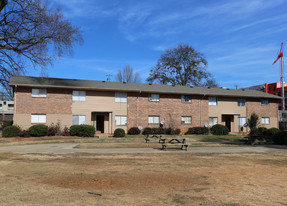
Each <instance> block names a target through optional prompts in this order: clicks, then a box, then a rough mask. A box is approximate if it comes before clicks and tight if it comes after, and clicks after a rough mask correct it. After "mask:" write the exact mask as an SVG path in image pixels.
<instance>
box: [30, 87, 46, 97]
mask: <svg viewBox="0 0 287 206" xmlns="http://www.w3.org/2000/svg"><path fill="white" fill-rule="evenodd" d="M32 97H47V89H32Z"/></svg>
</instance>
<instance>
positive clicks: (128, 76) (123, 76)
mask: <svg viewBox="0 0 287 206" xmlns="http://www.w3.org/2000/svg"><path fill="white" fill-rule="evenodd" d="M116 81H118V82H136V83H140V82H141V78H140V75H139V73H138V72H134V70H133V68H132V67H131V66H130V65H127V66H125V67H124V68H123V69H122V70H118V73H117V76H116Z"/></svg>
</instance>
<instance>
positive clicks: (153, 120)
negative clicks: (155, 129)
mask: <svg viewBox="0 0 287 206" xmlns="http://www.w3.org/2000/svg"><path fill="white" fill-rule="evenodd" d="M159 122H160V117H159V116H151V115H150V116H148V123H149V124H159Z"/></svg>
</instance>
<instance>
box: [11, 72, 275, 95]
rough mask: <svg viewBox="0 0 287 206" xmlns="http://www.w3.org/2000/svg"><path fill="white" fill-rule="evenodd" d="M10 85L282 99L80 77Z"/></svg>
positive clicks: (16, 79) (20, 79)
mask: <svg viewBox="0 0 287 206" xmlns="http://www.w3.org/2000/svg"><path fill="white" fill-rule="evenodd" d="M9 85H10V86H15V85H17V86H31V87H60V88H71V89H87V90H90V89H91V90H92V89H95V90H106V91H125V92H147V93H170V94H191V95H206V96H233V97H251V98H269V99H280V97H278V96H275V95H271V94H267V93H264V92H260V91H254V90H241V89H221V88H206V87H190V86H177V85H176V86H171V85H161V84H141V83H122V82H107V81H92V80H80V79H60V78H45V77H28V76H12V77H11V79H10V83H9Z"/></svg>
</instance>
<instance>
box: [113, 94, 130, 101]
mask: <svg viewBox="0 0 287 206" xmlns="http://www.w3.org/2000/svg"><path fill="white" fill-rule="evenodd" d="M127 96H128V94H127V93H125V92H116V93H115V102H127Z"/></svg>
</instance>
